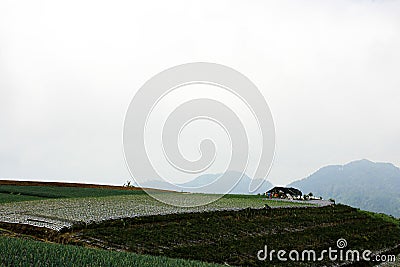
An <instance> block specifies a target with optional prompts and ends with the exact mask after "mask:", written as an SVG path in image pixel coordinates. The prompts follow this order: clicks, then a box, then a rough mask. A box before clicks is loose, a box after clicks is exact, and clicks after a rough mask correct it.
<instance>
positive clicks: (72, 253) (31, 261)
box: [0, 236, 217, 267]
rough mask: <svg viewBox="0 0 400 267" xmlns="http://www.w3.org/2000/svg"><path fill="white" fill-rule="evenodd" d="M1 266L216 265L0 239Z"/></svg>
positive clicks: (200, 266)
mask: <svg viewBox="0 0 400 267" xmlns="http://www.w3.org/2000/svg"><path fill="white" fill-rule="evenodd" d="M0 259H1V261H0V264H1V266H33V267H36V266H37V267H39V266H96V267H97V266H118V267H120V266H144V267H146V266H149V267H152V266H166V267H168V266H171V267H172V266H197V267H209V266H210V267H211V266H217V265H215V264H209V263H204V262H198V261H189V260H183V259H170V258H166V257H155V256H147V255H137V254H133V253H125V252H113V251H105V250H99V249H90V248H84V247H77V246H68V245H59V244H49V243H43V242H38V241H33V240H25V239H18V238H9V237H1V236H0Z"/></svg>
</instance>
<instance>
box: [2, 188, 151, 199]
mask: <svg viewBox="0 0 400 267" xmlns="http://www.w3.org/2000/svg"><path fill="white" fill-rule="evenodd" d="M133 194H145V193H144V191H142V190H116V189H107V188H82V187H63V186H16V185H0V203H4V202H15V201H24V200H35V199H48V198H78V197H107V196H119V195H133ZM17 197H18V198H17Z"/></svg>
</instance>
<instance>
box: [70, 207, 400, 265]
mask: <svg viewBox="0 0 400 267" xmlns="http://www.w3.org/2000/svg"><path fill="white" fill-rule="evenodd" d="M67 236H68V237H69V238H72V239H74V238H75V239H79V240H81V241H85V242H87V243H88V244H91V245H95V246H98V247H99V248H118V249H122V250H125V251H131V252H135V253H141V254H150V255H164V256H167V257H172V258H185V259H193V260H201V261H206V262H213V263H220V264H229V265H233V266H265V265H266V262H262V261H259V260H258V259H257V256H256V253H257V251H259V250H260V249H263V248H264V245H268V247H269V248H270V249H276V250H279V249H285V250H287V251H290V250H292V249H295V250H298V251H302V250H306V249H313V250H315V251H317V252H319V253H320V252H321V251H322V250H323V249H327V248H328V247H336V241H337V240H338V239H340V238H344V239H346V240H347V242H348V246H349V247H350V248H351V249H359V250H365V249H369V250H371V251H374V252H378V251H381V250H384V249H387V248H394V247H395V246H396V245H398V244H400V228H399V221H398V220H396V219H394V218H392V217H389V216H385V215H378V216H377V215H374V214H371V213H365V212H361V211H359V210H357V209H354V208H351V207H348V206H343V205H336V206H326V207H321V208H311V209H310V208H288V209H272V210H262V209H245V210H240V211H217V212H205V213H190V214H180V215H176V214H172V215H167V216H151V217H142V218H133V219H126V220H116V221H109V222H103V223H100V224H92V225H88V226H87V227H83V228H81V229H76V230H75V231H71V232H69V233H66V234H65V237H67ZM396 251H397V252H396ZM395 253H398V249H397V250H395ZM268 263H271V264H274V266H293V263H290V262H289V263H285V262H280V261H278V260H277V259H276V258H275V259H274V261H272V262H268ZM341 263H344V262H341ZM324 264H327V265H329V264H331V262H330V261H329V259H327V261H325V262H324ZM296 266H312V264H310V263H307V262H305V263H301V262H296ZM363 266H365V265H363ZM366 266H368V265H366Z"/></svg>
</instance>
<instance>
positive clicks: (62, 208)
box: [0, 193, 284, 231]
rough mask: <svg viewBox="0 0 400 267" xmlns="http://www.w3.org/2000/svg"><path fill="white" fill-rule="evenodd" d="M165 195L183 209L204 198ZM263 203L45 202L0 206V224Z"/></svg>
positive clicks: (63, 223)
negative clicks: (178, 200) (196, 204)
mask: <svg viewBox="0 0 400 267" xmlns="http://www.w3.org/2000/svg"><path fill="white" fill-rule="evenodd" d="M169 194H170V196H171V197H174V198H177V197H178V198H181V200H182V201H183V202H184V203H185V205H186V206H188V204H190V202H193V204H195V203H197V202H196V198H199V197H200V198H204V197H207V195H201V194H187V195H184V194H178V193H169ZM264 204H265V201H261V200H260V199H258V198H249V199H246V198H222V199H220V200H218V201H216V202H213V203H211V204H208V205H206V206H200V207H190V208H187V207H174V206H170V205H166V204H163V203H160V202H158V201H156V200H154V199H153V198H151V197H150V196H148V195H128V196H110V197H97V198H70V199H49V200H35V201H23V202H14V203H4V204H1V205H0V221H2V222H9V223H21V224H29V225H33V226H39V227H46V228H49V229H53V230H57V231H59V230H61V229H63V228H68V227H71V226H72V225H73V224H77V223H91V222H100V221H104V220H109V219H119V218H127V217H136V216H148V215H160V214H172V213H187V212H202V211H212V210H236V209H243V208H247V207H251V208H262V207H263V206H264ZM282 206H284V205H282Z"/></svg>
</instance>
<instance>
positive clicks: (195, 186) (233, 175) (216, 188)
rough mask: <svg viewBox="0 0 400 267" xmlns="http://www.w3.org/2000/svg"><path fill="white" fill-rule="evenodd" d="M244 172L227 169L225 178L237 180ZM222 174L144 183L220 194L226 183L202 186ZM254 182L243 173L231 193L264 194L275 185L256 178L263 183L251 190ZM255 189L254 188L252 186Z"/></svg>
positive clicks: (145, 185) (177, 189)
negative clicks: (205, 187)
mask: <svg viewBox="0 0 400 267" xmlns="http://www.w3.org/2000/svg"><path fill="white" fill-rule="evenodd" d="M241 175H242V173H240V172H236V171H227V172H225V179H232V180H237V177H239V176H241ZM220 176H222V174H221V173H219V174H203V175H200V176H198V177H196V178H194V179H193V180H191V181H189V182H186V183H182V184H178V185H173V184H169V183H167V182H162V181H148V182H146V183H143V185H142V186H143V187H151V188H157V189H166V190H174V191H181V190H182V188H181V187H179V186H182V187H185V189H186V190H185V191H189V192H192V193H210V194H220V193H225V192H226V188H225V187H224V185H225V183H217V184H215V185H213V187H212V189H208V190H205V189H204V188H201V187H203V186H206V185H208V184H211V183H213V182H214V181H216V180H217V179H218V178H219V177H220ZM251 182H252V179H251V178H250V177H249V176H247V175H246V174H243V176H242V177H241V179H240V180H239V182H238V183H237V184H236V185H235V186H234V187H233V189H232V190H231V191H230V192H229V193H230V194H258V193H260V194H263V193H265V192H266V191H268V190H269V189H271V188H272V187H273V185H272V184H271V183H270V182H268V181H266V180H261V179H254V181H253V182H254V184H256V185H258V184H261V186H260V187H259V188H257V190H254V191H250V184H251ZM252 189H253V188H252Z"/></svg>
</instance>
